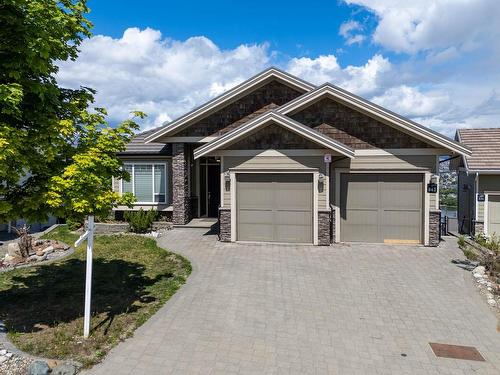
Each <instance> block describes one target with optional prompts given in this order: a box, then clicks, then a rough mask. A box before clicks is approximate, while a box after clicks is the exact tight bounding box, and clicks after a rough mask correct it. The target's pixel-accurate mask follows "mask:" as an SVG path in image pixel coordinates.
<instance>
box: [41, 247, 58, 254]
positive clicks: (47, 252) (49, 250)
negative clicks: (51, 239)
mask: <svg viewBox="0 0 500 375" xmlns="http://www.w3.org/2000/svg"><path fill="white" fill-rule="evenodd" d="M54 250H55V249H54V246H47V247H46V248H45V249H43V250H42V253H44V254H50V253H53V252H54Z"/></svg>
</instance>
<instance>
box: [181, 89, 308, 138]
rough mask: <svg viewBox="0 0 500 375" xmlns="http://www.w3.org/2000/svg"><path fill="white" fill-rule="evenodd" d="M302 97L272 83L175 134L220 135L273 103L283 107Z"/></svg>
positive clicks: (190, 135)
mask: <svg viewBox="0 0 500 375" xmlns="http://www.w3.org/2000/svg"><path fill="white" fill-rule="evenodd" d="M300 95H302V92H300V91H297V90H295V89H292V88H291V87H289V86H287V85H285V84H283V83H280V82H277V81H272V82H269V83H267V84H266V85H264V86H262V87H260V88H258V89H257V90H255V91H253V92H251V93H249V94H248V95H245V96H244V97H242V98H241V99H239V100H237V101H235V102H234V103H231V104H229V105H228V106H226V107H224V108H222V109H221V110H219V111H217V112H215V113H213V114H211V115H209V116H208V117H206V118H204V119H202V120H200V121H199V122H198V123H196V124H193V125H191V126H190V127H188V128H187V129H184V130H182V131H181V132H179V133H177V134H175V136H177V137H208V136H212V135H218V134H219V131H221V130H222V129H225V128H226V127H228V126H230V125H231V124H234V123H236V121H238V120H241V119H242V118H244V117H246V116H249V115H251V114H253V113H255V112H256V111H259V110H261V109H262V108H264V107H267V106H269V105H270V104H272V103H273V104H274V106H281V105H283V104H285V103H288V102H289V101H291V100H293V99H295V98H297V97H298V96H300ZM259 114H260V113H259ZM232 128H234V127H232Z"/></svg>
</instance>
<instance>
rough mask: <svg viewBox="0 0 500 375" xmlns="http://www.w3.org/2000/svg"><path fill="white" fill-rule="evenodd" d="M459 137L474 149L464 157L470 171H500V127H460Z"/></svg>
mask: <svg viewBox="0 0 500 375" xmlns="http://www.w3.org/2000/svg"><path fill="white" fill-rule="evenodd" d="M457 139H458V140H459V141H460V142H461V143H463V144H464V145H466V146H467V147H469V148H470V149H471V150H472V156H465V157H464V163H465V167H466V168H467V170H468V171H469V172H486V171H495V170H498V172H499V173H500V128H487V129H486V128H483V129H459V130H457Z"/></svg>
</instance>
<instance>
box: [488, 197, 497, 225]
mask: <svg viewBox="0 0 500 375" xmlns="http://www.w3.org/2000/svg"><path fill="white" fill-rule="evenodd" d="M494 233H495V234H496V235H500V195H488V234H494Z"/></svg>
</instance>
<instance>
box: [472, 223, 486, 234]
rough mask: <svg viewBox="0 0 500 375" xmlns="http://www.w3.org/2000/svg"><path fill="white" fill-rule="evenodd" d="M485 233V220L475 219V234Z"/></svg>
mask: <svg viewBox="0 0 500 375" xmlns="http://www.w3.org/2000/svg"><path fill="white" fill-rule="evenodd" d="M481 233H484V222H482V221H475V222H474V236H477V235H479V234H481Z"/></svg>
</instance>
